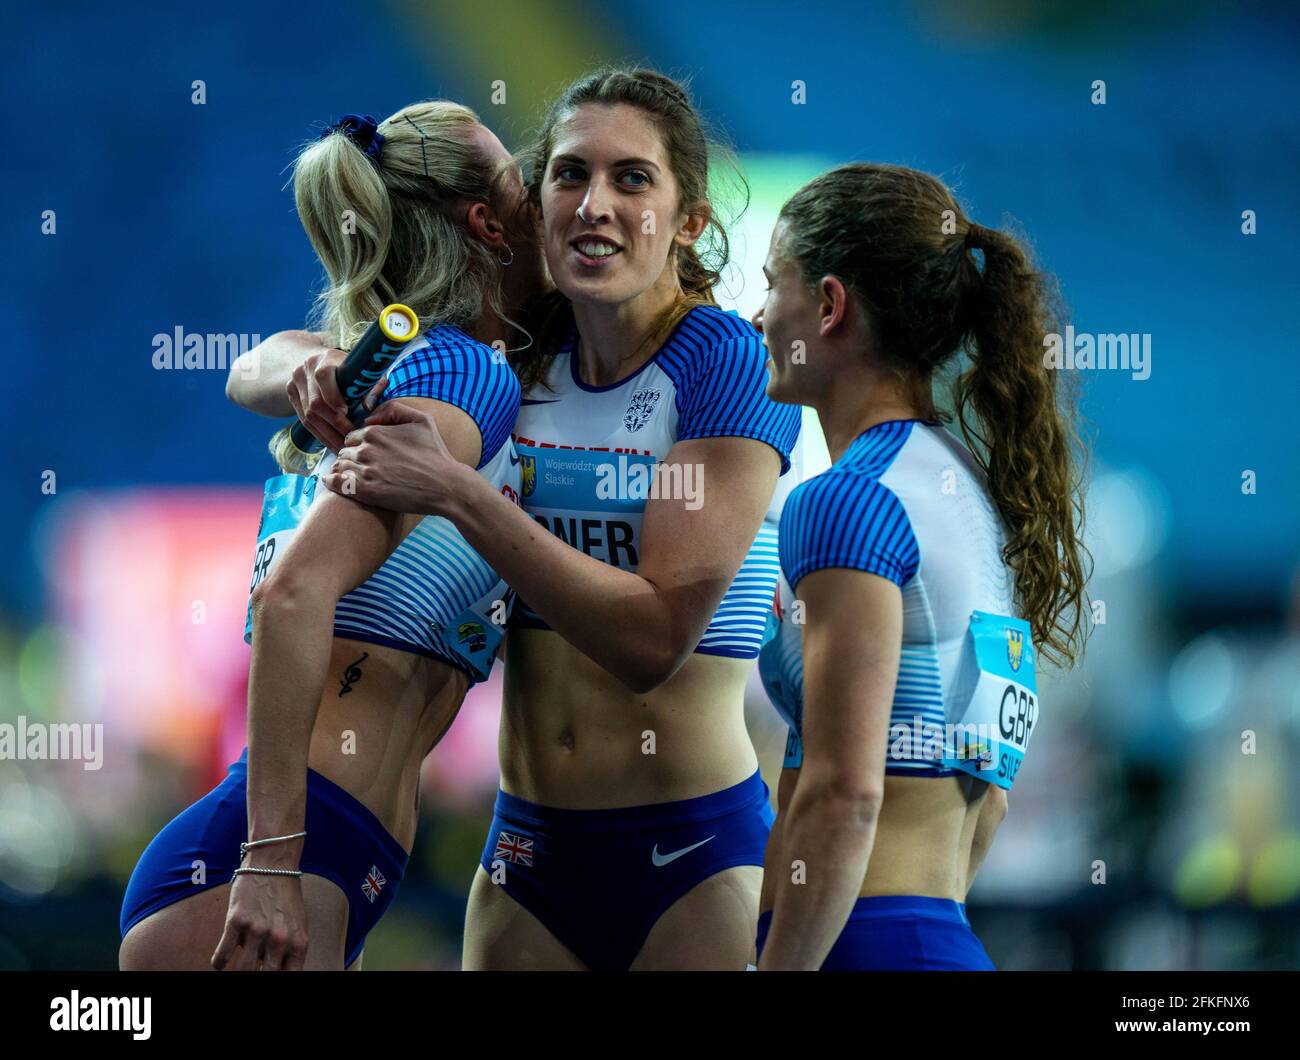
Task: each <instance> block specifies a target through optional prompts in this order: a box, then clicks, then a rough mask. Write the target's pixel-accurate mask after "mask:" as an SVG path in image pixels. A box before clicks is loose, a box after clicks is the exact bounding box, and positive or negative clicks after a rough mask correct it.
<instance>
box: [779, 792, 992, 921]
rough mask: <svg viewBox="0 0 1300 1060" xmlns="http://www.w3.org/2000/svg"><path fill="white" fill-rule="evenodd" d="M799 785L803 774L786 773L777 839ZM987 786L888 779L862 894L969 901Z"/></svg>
mask: <svg viewBox="0 0 1300 1060" xmlns="http://www.w3.org/2000/svg"><path fill="white" fill-rule="evenodd" d="M798 781H799V770H798V769H786V770H783V771H782V773H781V783H780V788H779V792H778V800H779V810H778V813H777V819H776V826H775V828H774V830H773V831H774V835H777V836H778V837H779V832H780V830H781V828H782V826H783V824H784V817H783V815H782V812H780V811H784V810H785V808H786V807H788V806H789V805H790V800H791V799H793V798H794V792H795V788H796V786H797V784H798ZM988 787H989V786H988V784H987V783H986V782H984V781H982V780H976V779H975V778H974V777H969V776H952V777H900V776H889V775H886V776H885V794H884V800H883V802H882V803H881V808H880V816H879V818H878V820H877V822H876V839H875V843H874V844H873V845H872V848H871V860H870V862H869V863H868V866H867V874H866V877H865V878H864V879H863V881H862V887H861V888H860V889H859V891H858V895H859V896H860V897H863V898H867V897H872V896H876V895H889V894H895V895H904V894H907V895H922V896H926V897H930V898H951V899H952V900H953V901H956V902H964V901H966V892H967V890H968V889H969V882H970V881H969V880H968V878H967V876H968V872H969V869H970V857H971V846H972V844H973V843H974V841H975V826H976V824H977V823H978V821H979V816H980V808H981V807H982V806H983V803H984V799H985V796H986V794H987V792H988ZM778 841H779V838H778ZM791 856H792V857H793V855H791ZM782 857H783V860H785V861H789V860H790V859H789V858H785V857H784V855H782ZM770 867H771V865H770V864H769V868H770ZM787 871H788V870H787ZM770 908H772V894H771V893H770V890H769V887H768V886H767V885H766V883H765V885H764V888H763V898H762V904H761V909H763V910H767V909H770Z"/></svg>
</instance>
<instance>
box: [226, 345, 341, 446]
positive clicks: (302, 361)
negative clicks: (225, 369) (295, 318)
mask: <svg viewBox="0 0 1300 1060" xmlns="http://www.w3.org/2000/svg"><path fill="white" fill-rule="evenodd" d="M346 356H347V353H346V351H344V350H337V349H334V348H332V347H331V346H329V345H328V344H327V342H326V336H325V334H324V333H323V332H316V331H281V332H277V333H276V334H274V335H272V336H271V337H270V338H269V339H266V340H264V341H263V342H260V343H258V345H256V346H254V347H253V348H252V349H251V350H249V351H248V352H247V353H244V354H241V355H240V357H239V358H238V359H237V360H236V361H235V363H234V364H232V365H231V366H230V374H229V375H228V376H227V377H226V397H228V398H229V399H230V400H231V401H233V402H234V403H235V404H236V405H239V406H240V407H241V408H246V409H248V410H249V411H250V412H256V413H258V414H259V415H262V416H277V417H284V416H297V417H298V419H300V420H301V421H302V423H303V426H305V427H306V428H307V429H308V430H309V431H311V433H312V434H313V435H314V436H315V437H316V438H317V440H319V441H320V442H321V443H322V444H323V445H325V446H327V447H328V448H330V449H331V450H333V451H334V452H338V449H339V446H340V445H342V443H343V436H344V435H345V434H347V433H348V431H350V430H351V429H352V424H351V422H350V421H349V420H348V415H347V411H348V410H347V402H345V401H344V400H343V395H341V394H340V393H339V388H338V384H337V383H336V382H335V379H334V372H335V370H336V369H337V368H338V366H339V365H340V364H342V363H343V359H344V358H345V357H346Z"/></svg>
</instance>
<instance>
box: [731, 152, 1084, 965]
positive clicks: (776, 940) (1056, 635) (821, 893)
mask: <svg viewBox="0 0 1300 1060" xmlns="http://www.w3.org/2000/svg"><path fill="white" fill-rule="evenodd" d="M981 258H982V267H981V263H980V259H981ZM764 272H765V274H766V275H767V277H768V281H769V284H770V287H769V289H768V295H767V300H766V303H765V305H764V307H763V308H762V310H760V312H759V313H758V314H756V315H755V318H754V323H755V325H756V326H758V327H759V328H760V329H761V330H762V331H763V334H764V340H765V342H766V345H767V348H768V351H769V354H770V356H771V358H772V382H771V384H770V386H769V391H768V392H769V394H770V395H771V396H772V397H773V398H774V399H776V400H778V401H783V402H792V403H797V404H801V405H810V406H812V407H813V408H815V409H816V410H817V413H818V416H819V419H820V421H821V425H822V428H823V430H824V432H825V435H826V440H827V444H828V447H829V449H830V452H831V455H832V457H833V459H834V463H833V465H832V466H831V468H830V469H829V470H828V471H826V472H825V473H823V474H821V475H818V476H816V477H814V478H812V479H809V480H808V481H807V482H804V483H802V484H801V485H800V486H799V487H797V488H796V489H795V490H794V492H793V493H792V494H791V496H790V499H789V500H788V501H787V503H786V507H785V510H784V513H783V515H782V518H781V526H780V553H781V567H782V573H783V579H782V585H781V598H780V605H781V606H780V608H779V610H780V629H779V631H778V635H777V637H776V638H775V639H774V640H772V641H771V642H769V643H768V644H767V646H766V647H765V648H764V649H763V653H762V656H761V658H760V669H761V670H762V672H763V677H764V682H765V684H766V686H767V689H768V691H769V693H770V695H771V696H772V699H773V701H774V702H775V703H776V704H777V707H778V709H779V710H780V711H781V713H782V714H783V715H784V716H785V718H786V720H787V721H788V722H789V724H790V738H789V741H788V743H787V751H786V758H785V769H784V770H783V772H782V778H781V785H780V793H779V794H780V798H779V805H780V813H779V815H778V817H777V820H776V824H775V825H774V827H773V830H772V835H771V839H770V842H769V845H768V851H767V859H766V865H765V869H766V871H765V875H764V882H763V896H762V910H763V912H762V915H761V917H760V920H759V931H758V947H757V948H758V951H759V957H760V960H759V967H760V968H762V969H783V968H809V969H812V968H826V969H875V970H901V969H917V970H923V969H967V970H974V969H992V967H993V964H992V962H991V961H990V960H989V958H988V955H987V954H986V953H985V952H984V948H983V946H982V945H981V944H980V942H979V940H978V939H977V938H976V936H975V935H974V933H973V932H972V931H971V928H970V924H969V922H968V920H967V919H966V912H965V904H964V902H965V898H966V893H967V891H968V890H969V888H970V885H971V882H972V880H973V879H974V877H975V873H976V871H977V870H978V868H979V866H980V863H981V861H982V860H983V858H984V855H985V854H986V852H987V851H988V849H989V846H990V844H991V842H992V839H993V834H994V832H995V831H996V829H997V827H998V825H999V824H1000V823H1001V820H1002V818H1003V816H1004V815H1005V814H1006V809H1007V799H1006V791H1007V790H1008V789H1009V788H1010V787H1011V784H1012V782H1013V781H1014V777H1015V772H1016V770H1017V769H1018V768H1019V765H1020V762H1021V761H1022V760H1023V757H1024V754H1025V751H1026V748H1027V746H1028V742H1029V738H1030V735H1031V734H1032V731H1033V728H1034V727H1035V724H1036V722H1037V718H1038V703H1037V689H1036V684H1035V679H1034V671H1035V665H1036V663H1037V659H1038V656H1039V654H1040V653H1041V654H1042V655H1043V656H1044V657H1045V658H1050V659H1053V660H1055V661H1058V662H1061V663H1064V664H1067V665H1068V664H1072V663H1073V662H1074V661H1075V659H1076V658H1077V656H1078V654H1079V653H1080V652H1081V650H1082V647H1083V639H1084V638H1083V626H1082V620H1081V612H1082V608H1083V604H1084V590H1085V581H1086V575H1085V563H1084V559H1085V556H1086V552H1085V550H1084V549H1083V547H1082V544H1081V542H1080V532H1081V527H1082V518H1083V509H1082V501H1081V487H1080V481H1079V471H1078V468H1077V466H1076V461H1075V454H1076V449H1077V435H1076V432H1075V427H1074V423H1073V420H1072V417H1071V415H1070V413H1069V412H1068V410H1066V409H1065V408H1064V407H1063V406H1064V403H1063V402H1062V401H1061V400H1060V398H1059V395H1058V385H1057V377H1056V375H1055V374H1054V373H1053V372H1052V371H1051V370H1049V369H1048V368H1047V367H1045V365H1044V363H1043V356H1042V351H1043V338H1044V335H1045V334H1047V333H1048V332H1050V331H1052V330H1053V328H1052V325H1051V323H1050V315H1051V314H1050V307H1051V297H1050V295H1051V287H1050V284H1049V282H1048V280H1047V278H1046V277H1044V276H1042V275H1040V274H1039V273H1037V272H1036V271H1035V270H1034V268H1033V266H1032V265H1031V264H1030V261H1029V258H1028V256H1027V254H1026V252H1025V250H1024V249H1023V248H1022V246H1021V245H1020V244H1019V243H1018V242H1017V241H1016V239H1014V238H1013V237H1011V236H1009V235H1007V234H1005V233H1003V232H999V231H996V230H993V229H990V228H985V227H983V226H981V225H977V224H974V223H972V222H970V221H969V220H968V219H967V218H966V217H965V216H964V215H963V213H962V211H961V208H960V207H959V206H958V205H957V203H956V202H955V200H954V199H953V197H952V195H951V193H950V192H949V191H948V189H947V188H946V187H944V185H943V184H942V183H940V182H939V181H938V180H936V179H934V178H933V177H930V176H928V175H926V174H924V173H919V172H917V171H915V170H911V169H905V168H902V167H897V166H885V165H870V164H865V163H859V164H854V165H847V166H842V167H840V168H838V169H835V170H832V171H831V172H829V173H826V174H824V175H822V176H821V177H818V178H817V179H815V180H813V181H811V182H810V183H809V184H807V185H805V186H804V187H803V188H802V189H800V190H799V191H798V192H797V193H796V194H795V195H794V197H793V198H791V199H790V201H789V202H788V203H786V205H785V207H784V208H783V209H782V211H781V214H780V217H779V220H778V223H777V226H776V228H775V230H774V231H773V234H772V241H771V248H770V250H769V253H768V258H767V262H766V264H765V267H764ZM959 351H964V352H965V354H966V356H967V357H968V359H969V366H968V367H967V368H966V369H965V370H964V371H963V372H961V374H960V375H959V377H958V378H957V380H956V385H955V389H954V394H953V404H954V408H955V410H956V418H957V421H958V423H959V426H960V429H961V432H962V436H963V438H964V440H965V444H963V443H962V441H961V440H959V439H958V438H957V437H956V436H955V435H954V434H952V433H950V432H949V431H947V430H946V429H944V427H943V426H942V423H943V422H944V421H945V420H946V419H948V418H949V417H947V416H945V415H944V414H943V413H941V412H940V411H939V410H938V408H937V406H936V403H935V399H934V387H935V381H936V377H937V376H938V375H939V373H940V372H942V371H943V370H944V369H945V368H947V366H948V365H949V364H950V363H952V362H953V361H954V359H955V358H956V357H957V356H958V354H959ZM796 593H797V598H796V596H795V594H796Z"/></svg>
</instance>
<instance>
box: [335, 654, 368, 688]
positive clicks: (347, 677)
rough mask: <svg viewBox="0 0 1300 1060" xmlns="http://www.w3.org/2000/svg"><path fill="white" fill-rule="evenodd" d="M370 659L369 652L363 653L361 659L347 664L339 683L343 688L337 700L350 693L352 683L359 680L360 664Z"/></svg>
mask: <svg viewBox="0 0 1300 1060" xmlns="http://www.w3.org/2000/svg"><path fill="white" fill-rule="evenodd" d="M368 658H370V652H368V651H363V652H362V653H361V658H360V659H358V660H357V661H356V662H354V663H348V668H347V669H346V670H344V671H343V680H342V681H340V682H339V684H340V685H342V686H343V689H342V691H340V692H339V699H342V698H343V697H344V696H346V695H347V694H348V693H349V692H351V691H352V682H353V681H360V680H361V664H362V663H363V662H365V661H366V660H367V659H368Z"/></svg>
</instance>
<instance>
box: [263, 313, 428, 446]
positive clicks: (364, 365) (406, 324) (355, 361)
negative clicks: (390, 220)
mask: <svg viewBox="0 0 1300 1060" xmlns="http://www.w3.org/2000/svg"><path fill="white" fill-rule="evenodd" d="M419 331H420V318H419V317H417V316H416V315H415V313H414V311H412V310H411V309H409V308H408V307H406V306H404V305H401V304H400V303H394V304H393V305H390V306H385V307H384V311H383V312H382V313H380V314H379V319H378V320H376V321H375V322H374V323H373V324H371V325H370V327H369V329H368V330H367V331H366V333H365V334H364V335H362V336H361V338H360V340H359V341H358V342H357V344H356V345H355V346H353V347H352V349H351V350H349V351H348V355H347V356H346V357H345V358H344V359H343V363H342V364H340V365H339V366H338V368H336V369H335V371H334V379H335V381H336V382H337V383H338V388H339V393H340V394H342V395H343V401H344V402H345V403H346V405H347V409H348V419H349V420H351V421H352V423H353V425H354V426H355V425H356V424H357V423H359V422H360V420H361V418H362V416H361V413H362V412H363V411H364V405H363V402H364V401H365V399H366V395H367V394H368V393H369V392H370V390H371V388H372V387H373V386H374V385H375V384H376V383H377V382H379V380H380V379H381V378H382V377H383V375H384V373H385V372H387V371H388V369H389V367H390V366H391V365H392V363H393V361H394V360H395V359H396V357H397V355H398V354H399V353H401V352H402V348H403V347H404V346H405V345H406V344H407V343H408V342H410V341H411V340H412V339H413V338H415V336H416V335H417V334H419ZM289 441H290V442H292V443H293V445H294V448H295V449H297V450H298V451H299V452H300V453H303V454H304V455H306V454H308V453H315V452H317V451H319V450H320V449H321V448H322V446H321V443H320V442H319V441H317V439H316V438H315V436H314V435H313V434H312V433H311V431H309V430H307V428H306V427H304V426H303V425H302V421H301V420H300V421H298V422H296V423H295V424H294V425H293V426H292V427H290V428H289Z"/></svg>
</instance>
